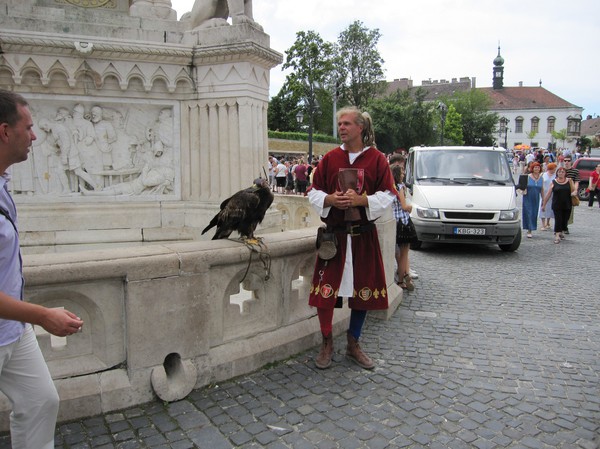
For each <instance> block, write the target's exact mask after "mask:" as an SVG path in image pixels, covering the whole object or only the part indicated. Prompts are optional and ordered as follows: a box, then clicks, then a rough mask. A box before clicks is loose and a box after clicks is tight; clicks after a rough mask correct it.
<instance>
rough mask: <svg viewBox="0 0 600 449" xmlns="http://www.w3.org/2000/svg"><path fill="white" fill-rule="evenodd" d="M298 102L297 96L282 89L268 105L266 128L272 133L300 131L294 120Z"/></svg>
mask: <svg viewBox="0 0 600 449" xmlns="http://www.w3.org/2000/svg"><path fill="white" fill-rule="evenodd" d="M299 101H300V100H299V98H298V95H296V94H294V92H292V91H290V90H287V89H286V88H285V86H284V87H282V88H281V89H280V90H279V92H278V93H277V95H276V96H274V97H273V98H271V101H270V103H269V109H268V111H267V123H268V128H269V129H271V130H273V131H300V125H299V124H298V121H297V120H296V114H297V113H298V103H299Z"/></svg>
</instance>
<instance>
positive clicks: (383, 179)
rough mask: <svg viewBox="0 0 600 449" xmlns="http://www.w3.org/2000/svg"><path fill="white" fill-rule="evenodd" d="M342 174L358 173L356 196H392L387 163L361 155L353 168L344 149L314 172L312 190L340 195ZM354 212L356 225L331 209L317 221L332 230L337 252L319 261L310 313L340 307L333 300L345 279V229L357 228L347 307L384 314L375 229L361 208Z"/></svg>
mask: <svg viewBox="0 0 600 449" xmlns="http://www.w3.org/2000/svg"><path fill="white" fill-rule="evenodd" d="M340 169H357V170H358V173H359V176H358V178H359V186H358V193H360V194H366V195H374V194H376V192H385V191H388V192H390V193H392V194H393V193H395V192H396V190H395V187H394V179H393V177H392V173H391V170H390V166H389V163H388V161H387V159H386V158H385V156H384V155H383V153H381V152H380V151H379V150H377V149H376V148H374V147H371V148H369V149H366V150H364V151H363V152H362V153H360V154H359V155H358V157H357V158H356V159H355V160H354V162H353V163H350V157H349V155H348V152H347V151H345V150H343V149H342V148H340V147H338V148H336V149H334V150H331V151H329V152H328V153H327V154H326V155H325V156H324V157H323V159H322V160H321V162H320V163H319V165H318V166H317V168H316V170H315V174H314V178H313V183H312V186H311V189H316V190H319V191H321V192H325V193H326V194H330V193H334V192H335V191H337V190H341V189H340V187H339V184H338V177H339V172H340ZM390 204H391V200H390ZM358 209H359V212H360V219H359V220H357V221H352V222H347V221H346V220H345V211H344V210H341V209H337V208H335V207H331V208H330V210H329V214H328V215H327V216H326V217H321V220H322V221H323V222H324V223H325V224H326V225H327V228H328V229H332V230H334V232H335V234H336V238H337V241H338V251H337V254H336V255H335V257H334V258H333V259H331V260H328V261H325V260H323V259H320V258H319V257H317V260H316V263H315V271H314V274H313V279H312V284H311V288H310V296H309V302H308V303H309V305H311V306H313V307H319V308H333V307H335V306H336V303H338V306H339V302H338V301H337V300H338V296H339V295H338V293H339V290H340V285H341V281H342V276H343V273H344V265H345V261H346V248H347V241H348V237H347V236H348V232H347V230H346V229H347V226H348V225H352V226H354V225H359V226H361V228H359V229H361V232H360V233H358V234H356V235H352V234H353V233H351V235H352V236H351V244H352V248H351V253H352V269H353V270H352V272H353V275H354V289H353V294H352V296H349V297H348V305H349V307H350V308H351V309H357V310H381V309H387V308H388V293H387V284H386V280H385V272H384V266H383V260H382V257H381V249H380V247H379V239H378V236H377V228H376V227H375V225H374V221H369V219H368V218H367V213H366V210H365V208H364V207H358ZM365 225H366V226H365ZM369 225H370V226H369Z"/></svg>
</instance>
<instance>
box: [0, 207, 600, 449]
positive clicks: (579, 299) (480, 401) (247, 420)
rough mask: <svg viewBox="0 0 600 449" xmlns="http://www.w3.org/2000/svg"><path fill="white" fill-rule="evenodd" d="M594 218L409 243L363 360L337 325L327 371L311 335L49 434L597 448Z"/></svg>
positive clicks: (263, 443) (253, 444) (599, 327)
mask: <svg viewBox="0 0 600 449" xmlns="http://www.w3.org/2000/svg"><path fill="white" fill-rule="evenodd" d="M599 225H600V209H598V208H597V207H594V209H588V207H587V205H585V204H582V205H581V206H580V207H579V208H578V209H577V210H576V216H575V223H574V224H573V225H572V226H571V227H570V229H571V234H570V235H568V236H567V239H566V240H565V241H564V242H562V243H560V244H558V245H557V244H554V243H553V242H552V232H542V231H539V230H538V231H536V232H535V233H534V237H533V238H532V239H527V238H523V242H522V245H521V247H520V248H519V250H518V251H517V252H516V253H504V252H502V251H500V250H499V249H498V248H497V247H473V246H427V247H425V246H424V248H423V250H421V251H418V252H411V260H412V262H413V267H414V269H415V270H416V271H417V272H419V274H420V279H419V280H417V281H415V283H416V289H415V291H414V292H411V293H408V294H406V295H405V298H404V301H403V303H402V305H401V306H400V307H399V309H398V310H397V311H396V313H395V314H394V316H393V317H392V318H391V319H390V320H389V321H378V320H375V319H367V323H366V324H365V328H364V333H363V337H362V339H361V341H362V346H363V348H364V349H365V350H366V351H367V352H368V353H370V354H371V355H372V356H373V357H374V358H375V359H376V362H377V367H376V368H375V369H374V370H373V371H371V372H369V371H365V370H362V369H361V368H359V367H358V366H356V365H354V364H352V363H351V362H349V361H348V360H346V359H345V357H344V355H343V351H344V349H345V341H344V340H345V338H344V337H343V336H342V337H338V338H336V339H335V345H336V351H337V352H336V355H335V357H334V363H333V365H332V367H331V368H330V369H329V370H325V371H319V370H317V369H315V368H314V365H313V357H314V356H315V355H316V352H317V349H316V348H314V349H313V350H310V351H307V352H306V353H302V354H299V355H297V356H295V357H292V358H290V359H289V360H286V361H284V362H281V363H279V364H275V365H273V366H270V367H265V368H264V369H262V370H260V371H258V372H256V373H253V374H250V375H247V376H243V377H240V378H237V379H233V380H231V381H228V382H223V383H220V384H219V385H212V386H210V387H207V388H203V389H200V390H197V391H194V392H193V393H192V394H191V395H190V396H189V397H188V398H186V399H185V400H182V401H179V402H176V403H171V404H164V403H162V402H153V403H150V404H146V405H144V406H138V407H134V408H131V409H128V410H123V411H120V412H116V413H109V414H107V415H104V416H96V417H93V418H89V419H84V420H81V421H77V422H71V423H63V424H60V425H59V426H58V427H57V433H56V447H57V448H61V449H74V448H78V449H83V448H103V449H104V448H122V449H126V448H131V449H132V448H171V449H187V448H208V449H221V448H231V447H243V448H261V447H265V448H271V449H278V448H298V449H300V448H323V449H327V448H434V449H435V448H453V449H459V448H478V449H489V448H533V449H537V448H539V449H550V448H552V449H556V448H582V449H598V448H599V447H600V437H599V434H600V379H599V376H600V297H599V296H600V295H599V294H598V289H599V287H600V284H599V282H598V267H600V226H599ZM9 446H10V443H9V440H8V437H7V436H6V435H4V436H3V437H2V438H1V439H0V448H8V447H9Z"/></svg>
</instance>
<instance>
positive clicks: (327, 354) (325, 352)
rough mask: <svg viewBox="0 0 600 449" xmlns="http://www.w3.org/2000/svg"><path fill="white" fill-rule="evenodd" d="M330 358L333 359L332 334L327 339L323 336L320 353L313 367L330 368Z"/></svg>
mask: <svg viewBox="0 0 600 449" xmlns="http://www.w3.org/2000/svg"><path fill="white" fill-rule="evenodd" d="M331 357H333V334H329V336H328V337H326V336H325V335H323V343H321V352H319V355H318V356H317V358H316V359H315V366H316V367H317V368H319V369H327V368H329V367H330V366H331Z"/></svg>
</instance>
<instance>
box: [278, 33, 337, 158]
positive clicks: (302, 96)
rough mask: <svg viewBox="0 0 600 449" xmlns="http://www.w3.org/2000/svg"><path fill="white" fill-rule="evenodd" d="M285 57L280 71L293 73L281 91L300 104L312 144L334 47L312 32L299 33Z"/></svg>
mask: <svg viewBox="0 0 600 449" xmlns="http://www.w3.org/2000/svg"><path fill="white" fill-rule="evenodd" d="M285 55H286V58H285V63H284V64H283V69H284V70H285V69H292V72H291V73H290V74H289V75H288V76H287V77H286V82H285V86H284V87H285V88H286V90H289V91H290V92H292V93H293V95H294V96H296V97H297V98H298V99H299V101H300V102H301V103H302V110H303V113H304V120H305V121H308V136H309V142H312V135H313V130H314V127H315V116H316V115H318V114H319V107H320V105H319V101H318V100H319V96H320V95H322V92H323V91H324V90H325V86H326V85H327V82H328V79H329V74H330V73H331V72H332V71H333V45H332V44H331V43H329V42H325V41H323V39H322V38H321V36H320V35H319V34H318V33H316V32H314V31H307V32H304V31H299V32H298V33H296V41H295V42H294V44H293V45H292V46H291V47H290V48H289V49H288V50H287V51H286V52H285ZM309 147H310V145H309ZM309 152H312V148H310V149H309Z"/></svg>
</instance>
